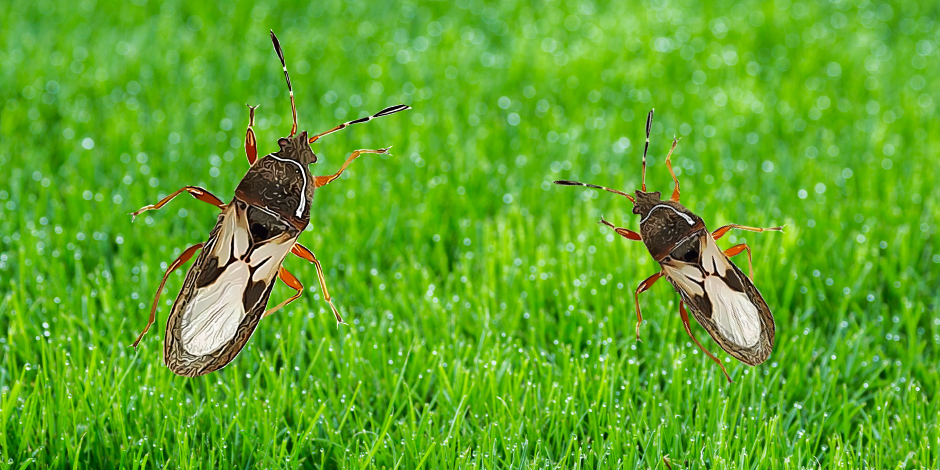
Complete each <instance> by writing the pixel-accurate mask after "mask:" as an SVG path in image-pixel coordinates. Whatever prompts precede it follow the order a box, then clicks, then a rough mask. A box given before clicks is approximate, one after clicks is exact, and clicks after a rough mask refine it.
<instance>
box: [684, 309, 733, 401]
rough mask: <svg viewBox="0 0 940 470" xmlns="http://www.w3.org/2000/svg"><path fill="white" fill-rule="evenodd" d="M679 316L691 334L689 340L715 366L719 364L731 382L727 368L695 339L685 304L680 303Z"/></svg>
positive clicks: (687, 331) (686, 330)
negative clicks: (713, 362)
mask: <svg viewBox="0 0 940 470" xmlns="http://www.w3.org/2000/svg"><path fill="white" fill-rule="evenodd" d="M679 315H681V316H682V326H684V327H685V332H686V333H688V334H689V338H692V341H695V344H696V345H698V348H699V349H701V350H702V352H703V353H705V355H707V356H708V357H710V358H711V359H712V360H713V361H715V364H718V367H721V371H722V372H724V373H725V378H726V379H728V382H729V383H730V382H731V376H729V375H728V371H726V370H725V366H724V365H723V364H722V363H721V361H719V360H718V358H717V357H715V356H714V355H713V354H712V353H710V352H708V350H707V349H705V348H704V347H702V343H699V342H698V339H696V338H695V335H693V334H692V327H691V326H690V325H689V312H687V311H686V310H685V302H683V301H681V300H680V301H679Z"/></svg>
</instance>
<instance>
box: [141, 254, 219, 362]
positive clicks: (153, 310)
mask: <svg viewBox="0 0 940 470" xmlns="http://www.w3.org/2000/svg"><path fill="white" fill-rule="evenodd" d="M203 245H205V243H197V244H195V245H193V246H191V247H189V248H187V249H186V251H184V252H183V254H181V255H180V256H179V258H176V260H175V261H173V263H172V264H170V267H169V268H167V270H166V273H164V274H163V280H162V281H160V287H159V288H158V289H157V295H156V297H154V299H153V306H152V307H150V320H148V321H147V326H146V327H144V331H141V332H140V335H138V336H137V340H136V341H134V344H133V346H134V347H135V348H136V347H137V344H139V343H140V339H141V338H143V337H144V335H145V334H146V333H147V331H149V330H150V327H151V326H152V325H153V321H154V319H155V318H156V316H157V302H159V301H160V293H161V292H163V286H164V285H166V279H167V278H168V277H170V273H172V272H173V271H176V270H177V269H179V267H180V266H182V265H183V264H185V263H186V262H187V261H189V259H190V258H192V257H193V255H195V254H196V252H197V251H199V249H200V248H202V246H203Z"/></svg>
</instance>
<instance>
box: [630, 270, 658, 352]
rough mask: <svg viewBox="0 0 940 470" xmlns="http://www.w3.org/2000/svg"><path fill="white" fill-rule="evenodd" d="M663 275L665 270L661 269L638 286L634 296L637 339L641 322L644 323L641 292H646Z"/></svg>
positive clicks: (638, 338) (637, 338)
mask: <svg viewBox="0 0 940 470" xmlns="http://www.w3.org/2000/svg"><path fill="white" fill-rule="evenodd" d="M661 277H663V272H662V271H660V272H658V273H656V274H653V275H652V276H650V277H648V278H646V280H645V281H643V282H641V283H640V285H639V286H637V288H636V292H635V293H634V298H635V299H636V340H637V341H639V340H640V323H643V315H642V314H641V313H640V293H642V292H645V291H646V290H647V289H649V288H650V286H652V285H653V284H655V283H656V281H658V280H659V278H661Z"/></svg>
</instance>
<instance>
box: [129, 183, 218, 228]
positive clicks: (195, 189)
mask: <svg viewBox="0 0 940 470" xmlns="http://www.w3.org/2000/svg"><path fill="white" fill-rule="evenodd" d="M183 191H186V192H188V193H189V194H191V195H192V196H193V197H194V198H196V199H198V200H200V201H202V202H205V203H207V204H212V205H213V206H215V207H218V208H219V209H225V203H223V202H222V200H221V199H219V198H217V197H216V196H215V194H212V193H210V192H209V191H206V190H205V189H204V188H200V187H199V186H184V187H182V188H180V189H179V190H178V191H176V192H175V193H173V194H170V195H169V196H167V197H165V198H163V199H161V200H160V202H158V203H156V204H150V205H147V206H144V207H141V208H140V209H137V210H136V211H134V212H131V217H133V218H137V216H138V215H140V214H141V213H142V212H147V211H150V210H157V209H159V208H161V207H163V206H165V205H166V204H167V203H168V202H170V201H172V200H173V198H175V197H176V196H179V195H180V194H181V193H182V192H183ZM131 220H133V219H131Z"/></svg>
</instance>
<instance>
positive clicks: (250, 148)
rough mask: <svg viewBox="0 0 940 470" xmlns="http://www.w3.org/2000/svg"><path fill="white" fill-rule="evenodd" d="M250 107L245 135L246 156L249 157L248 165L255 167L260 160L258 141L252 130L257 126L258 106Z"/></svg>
mask: <svg viewBox="0 0 940 470" xmlns="http://www.w3.org/2000/svg"><path fill="white" fill-rule="evenodd" d="M245 106H248V131H247V132H246V133H245V156H246V157H248V164H249V165H254V164H255V160H257V159H258V139H256V138H255V131H254V129H252V127H254V125H255V109H257V108H258V106H261V105H258V106H251V105H248V104H246V105H245Z"/></svg>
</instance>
